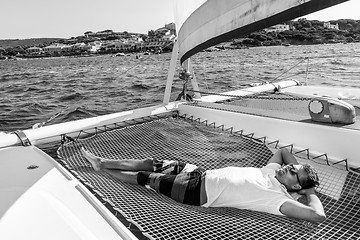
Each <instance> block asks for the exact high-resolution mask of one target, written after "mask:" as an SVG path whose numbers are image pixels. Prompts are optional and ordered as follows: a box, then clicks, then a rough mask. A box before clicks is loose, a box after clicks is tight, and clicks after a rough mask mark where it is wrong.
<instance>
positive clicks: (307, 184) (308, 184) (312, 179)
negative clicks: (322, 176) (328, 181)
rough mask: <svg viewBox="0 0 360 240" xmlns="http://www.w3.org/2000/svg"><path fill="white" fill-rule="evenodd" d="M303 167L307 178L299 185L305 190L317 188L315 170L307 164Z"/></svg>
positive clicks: (317, 180)
mask: <svg viewBox="0 0 360 240" xmlns="http://www.w3.org/2000/svg"><path fill="white" fill-rule="evenodd" d="M303 167H304V170H305V171H306V172H307V174H308V175H309V176H308V178H307V179H306V180H304V181H303V182H302V183H301V185H302V187H303V188H305V189H307V188H312V187H317V186H319V185H320V182H319V177H318V173H317V171H316V169H315V168H313V167H312V166H311V165H309V164H304V165H303Z"/></svg>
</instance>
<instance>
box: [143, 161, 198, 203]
mask: <svg viewBox="0 0 360 240" xmlns="http://www.w3.org/2000/svg"><path fill="white" fill-rule="evenodd" d="M178 165H179V166H182V169H183V168H184V167H185V165H186V164H184V163H182V162H179V164H178ZM204 172H205V170H204V169H202V168H196V169H194V170H193V171H191V172H183V171H180V172H176V171H175V173H174V172H172V173H164V172H161V171H160V172H143V171H141V172H139V173H138V175H137V181H138V184H140V185H143V186H145V185H149V186H150V187H151V188H153V189H155V190H156V191H157V192H159V193H162V194H164V195H166V196H168V197H171V198H172V199H174V200H175V201H177V202H180V203H185V204H189V205H195V206H200V194H201V181H202V180H203V175H204Z"/></svg>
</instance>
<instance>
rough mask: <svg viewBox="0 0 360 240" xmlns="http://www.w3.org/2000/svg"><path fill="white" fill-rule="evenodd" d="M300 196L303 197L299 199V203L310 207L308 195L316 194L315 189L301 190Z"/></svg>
mask: <svg viewBox="0 0 360 240" xmlns="http://www.w3.org/2000/svg"><path fill="white" fill-rule="evenodd" d="M297 193H298V194H300V195H302V196H301V197H299V198H298V199H297V201H298V202H300V203H302V204H305V205H308V204H309V203H308V195H310V194H316V193H315V189H314V188H308V189H301V190H300V191H298V192H297Z"/></svg>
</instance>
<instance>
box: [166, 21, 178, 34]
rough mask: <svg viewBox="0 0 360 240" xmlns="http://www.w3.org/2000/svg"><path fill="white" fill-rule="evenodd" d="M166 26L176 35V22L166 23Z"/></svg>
mask: <svg viewBox="0 0 360 240" xmlns="http://www.w3.org/2000/svg"><path fill="white" fill-rule="evenodd" d="M165 28H166V29H169V30H170V31H171V33H172V34H174V35H176V26H175V23H169V24H165Z"/></svg>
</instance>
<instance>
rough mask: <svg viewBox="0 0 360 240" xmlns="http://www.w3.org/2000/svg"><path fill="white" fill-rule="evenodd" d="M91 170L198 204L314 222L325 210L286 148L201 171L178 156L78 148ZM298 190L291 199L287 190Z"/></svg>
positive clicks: (308, 173) (310, 176)
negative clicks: (117, 155)
mask: <svg viewBox="0 0 360 240" xmlns="http://www.w3.org/2000/svg"><path fill="white" fill-rule="evenodd" d="M81 151H82V153H83V155H84V157H85V158H86V159H87V160H88V161H89V162H90V163H91V165H92V167H93V168H94V170H96V171H106V172H107V173H109V174H110V175H112V176H113V177H115V178H117V179H119V180H120V181H124V182H126V183H131V184H138V185H141V186H145V185H148V186H150V187H151V188H153V189H154V190H156V191H157V192H159V193H162V194H164V195H166V196H168V197H170V198H172V199H174V200H176V201H178V202H181V203H184V204H189V205H196V206H203V207H234V208H240V209H249V210H255V211H260V212H267V213H271V214H276V215H285V216H288V217H290V218H295V219H300V220H307V221H310V222H314V223H319V222H322V221H324V220H325V218H326V216H325V212H324V208H323V205H322V203H321V201H320V199H319V198H318V197H317V195H316V193H315V190H314V187H316V186H318V185H319V178H318V175H317V172H316V170H315V169H314V168H313V167H311V166H310V165H308V164H304V165H301V164H299V163H298V161H297V160H296V159H295V157H294V156H293V155H292V154H291V153H290V152H289V151H287V150H285V149H280V150H278V151H277V152H276V153H275V154H274V155H273V156H272V157H271V158H270V160H269V161H268V163H267V165H266V166H264V167H262V168H255V167H224V168H219V169H213V170H205V169H202V168H200V167H197V166H195V165H193V164H185V163H184V162H181V161H166V160H164V161H157V160H155V159H153V158H145V159H117V160H113V159H106V158H102V157H98V156H95V155H94V154H92V153H90V152H89V151H87V150H85V149H83V148H82V149H81ZM293 192H297V193H298V194H300V195H303V196H302V198H301V199H303V200H305V201H301V202H299V201H296V200H294V199H293V198H292V197H291V195H290V194H291V193H293Z"/></svg>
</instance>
